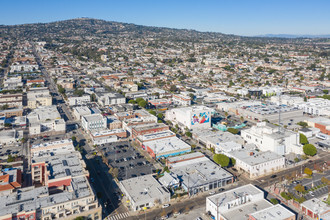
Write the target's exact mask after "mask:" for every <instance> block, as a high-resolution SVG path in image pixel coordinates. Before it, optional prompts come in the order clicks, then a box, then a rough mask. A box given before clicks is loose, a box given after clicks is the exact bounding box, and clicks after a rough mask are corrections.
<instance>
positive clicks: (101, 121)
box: [81, 114, 107, 131]
mask: <svg viewBox="0 0 330 220" xmlns="http://www.w3.org/2000/svg"><path fill="white" fill-rule="evenodd" d="M81 124H82V127H83V128H84V129H85V130H86V131H92V130H94V131H95V130H103V129H106V128H107V118H105V117H103V115H101V114H93V115H85V116H83V117H82V119H81Z"/></svg>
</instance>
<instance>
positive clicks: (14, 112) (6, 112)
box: [0, 107, 23, 118]
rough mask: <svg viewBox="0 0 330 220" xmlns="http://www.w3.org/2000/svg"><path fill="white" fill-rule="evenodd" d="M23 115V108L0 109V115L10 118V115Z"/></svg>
mask: <svg viewBox="0 0 330 220" xmlns="http://www.w3.org/2000/svg"><path fill="white" fill-rule="evenodd" d="M20 116H23V108H22V107H18V108H14V109H7V110H0V117H5V118H10V117H20Z"/></svg>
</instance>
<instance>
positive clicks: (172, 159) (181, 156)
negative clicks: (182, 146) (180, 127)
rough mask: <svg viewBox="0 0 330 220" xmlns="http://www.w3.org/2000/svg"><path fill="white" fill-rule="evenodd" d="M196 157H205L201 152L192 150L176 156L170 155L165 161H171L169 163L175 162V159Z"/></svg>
mask: <svg viewBox="0 0 330 220" xmlns="http://www.w3.org/2000/svg"><path fill="white" fill-rule="evenodd" d="M196 157H205V155H204V154H202V153H201V152H194V153H191V154H184V155H180V156H176V157H170V158H168V159H167V161H168V162H171V163H175V162H176V161H181V160H189V159H192V158H196Z"/></svg>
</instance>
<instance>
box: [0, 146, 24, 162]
mask: <svg viewBox="0 0 330 220" xmlns="http://www.w3.org/2000/svg"><path fill="white" fill-rule="evenodd" d="M22 149H23V146H22V145H20V144H16V145H15V144H13V145H9V146H0V159H1V160H6V159H8V156H9V155H10V154H11V155H12V156H13V157H15V156H21V155H23V152H22Z"/></svg>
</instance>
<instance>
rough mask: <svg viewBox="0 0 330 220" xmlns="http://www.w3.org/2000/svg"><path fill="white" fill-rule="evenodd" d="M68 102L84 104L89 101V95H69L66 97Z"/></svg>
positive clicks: (72, 104)
mask: <svg viewBox="0 0 330 220" xmlns="http://www.w3.org/2000/svg"><path fill="white" fill-rule="evenodd" d="M68 102H69V105H70V106H75V105H86V104H88V103H90V102H91V97H90V95H83V96H71V97H68Z"/></svg>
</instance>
